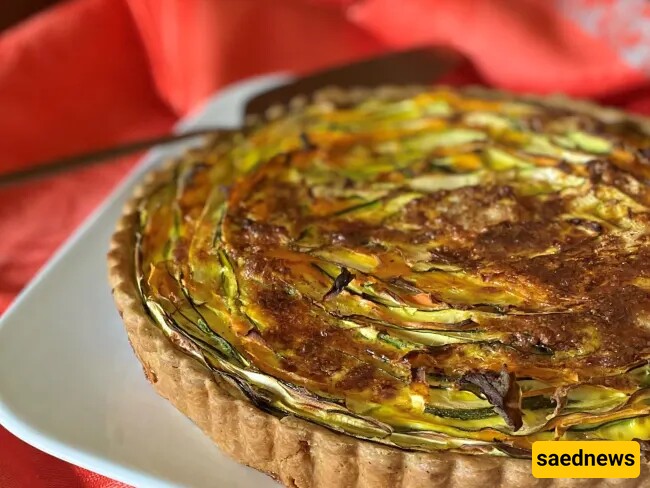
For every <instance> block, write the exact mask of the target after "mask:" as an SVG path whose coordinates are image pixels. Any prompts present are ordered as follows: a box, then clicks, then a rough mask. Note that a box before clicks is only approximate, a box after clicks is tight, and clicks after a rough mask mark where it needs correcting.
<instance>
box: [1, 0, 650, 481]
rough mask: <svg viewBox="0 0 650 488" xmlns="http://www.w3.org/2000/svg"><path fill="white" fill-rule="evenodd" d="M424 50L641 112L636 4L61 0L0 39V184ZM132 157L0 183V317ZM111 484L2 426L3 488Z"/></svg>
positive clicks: (649, 71)
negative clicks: (328, 74)
mask: <svg viewBox="0 0 650 488" xmlns="http://www.w3.org/2000/svg"><path fill="white" fill-rule="evenodd" d="M430 43H435V44H441V45H448V46H451V47H453V48H455V49H457V50H458V51H460V52H462V53H464V54H465V55H466V56H468V57H469V58H470V59H471V60H472V62H473V63H474V65H475V67H476V70H477V74H476V76H475V78H476V79H473V80H469V81H473V82H477V83H485V84H489V85H493V86H497V87H501V88H505V89H510V90H516V91H526V92H537V93H549V92H565V93H569V94H572V95H576V96H586V97H591V98H595V99H597V100H600V101H603V102H605V103H610V104H615V105H618V106H621V107H623V108H626V109H628V110H632V111H636V112H640V113H646V114H650V84H649V83H648V81H649V78H650V3H648V2H646V1H644V0H618V1H615V0H485V1H482V0H409V1H404V0H274V1H272V2H271V1H269V0H166V1H165V2H160V1H159V0H71V1H68V2H65V3H62V4H60V5H59V6H57V7H54V8H52V9H50V10H47V11H45V12H43V13H41V14H39V15H37V16H35V17H33V18H31V19H30V20H28V21H26V22H24V23H23V24H20V25H18V26H16V27H14V28H12V29H10V30H8V31H6V32H4V33H1V34H0V107H2V111H1V113H0V115H1V117H0V154H1V155H2V156H1V157H0V173H4V172H9V171H11V170H15V169H17V168H22V167H26V166H29V165H34V164H38V163H39V162H41V161H47V160H48V159H53V158H55V157H59V156H63V155H68V154H73V153H76V152H82V151H84V150H89V149H96V148H99V147H104V146H110V145H111V144H115V143H119V142H124V141H127V140H132V139H137V138H141V137H146V136H152V135H157V134H162V133H164V132H166V131H168V130H169V129H170V128H171V127H172V125H173V124H174V122H175V121H177V120H178V119H179V118H180V117H182V116H183V115H184V114H187V113H188V112H189V111H190V110H191V109H192V108H193V107H195V106H196V105H197V104H199V103H200V102H201V101H202V100H204V99H205V98H206V97H208V96H209V95H210V94H212V93H213V92H214V91H215V90H217V89H219V88H220V87H222V86H224V85H226V84H228V83H231V82H233V81H236V80H238V79H241V78H244V77H247V76H251V75H255V74H260V73H265V72H270V71H293V72H297V73H304V72H309V71H312V70H315V69H317V68H321V67H325V66H328V65H331V64H336V63H341V62H346V61H351V60H354V59H358V58H362V57H364V56H369V55H373V54H376V53H379V52H381V51H384V50H387V49H399V48H406V47H409V46H414V45H421V44H430ZM136 159H137V158H136V157H129V158H124V159H120V160H116V161H112V162H109V163H105V164H102V165H98V166H92V167H86V168H83V169H79V170H76V171H74V172H69V173H65V174H60V175H57V176H56V177H50V178H48V179H43V180H38V181H32V182H28V183H23V184H20V185H15V186H13V187H5V188H0V236H2V237H1V238H0V276H2V279H0V312H1V311H2V310H4V309H5V308H6V307H7V306H8V305H9V303H10V302H11V301H12V300H13V298H14V297H15V296H16V294H17V293H18V292H19V291H20V290H21V288H22V287H23V286H24V285H25V284H26V283H27V281H28V280H29V279H30V278H31V277H32V276H33V275H34V273H35V272H36V271H37V270H38V268H39V267H40V266H41V265H42V264H43V263H44V262H45V261H46V259H47V258H48V257H49V256H50V255H51V254H52V252H53V251H54V250H55V249H56V248H57V247H58V246H59V245H60V244H61V243H62V241H63V240H64V239H65V238H66V237H67V236H68V235H69V234H70V233H71V232H72V231H73V230H74V228H75V227H76V226H77V225H78V224H79V223H80V222H81V221H82V220H83V219H84V218H85V217H86V216H87V215H88V213H89V212H90V211H91V210H92V209H93V208H94V207H95V206H96V205H97V204H98V203H99V202H100V201H101V200H102V199H103V198H104V197H105V196H106V195H107V194H108V193H109V192H110V190H111V189H112V188H113V187H114V186H115V185H116V184H117V183H118V182H119V181H120V180H121V179H122V178H123V177H124V175H125V174H126V173H127V172H128V171H129V169H130V168H131V167H132V165H133V164H134V162H135V161H136ZM0 374H2V373H0ZM117 486H123V485H121V484H120V483H117V482H115V481H112V480H109V479H106V478H104V477H101V476H99V475H97V474H94V473H90V472H88V471H85V470H83V469H81V468H78V467H75V466H72V465H69V464H67V463H64V462H62V461H59V460H57V459H54V458H52V457H50V456H48V455H46V454H44V453H41V452H39V451H38V450H36V449H34V448H32V447H30V446H28V445H26V444H25V443H23V442H22V441H20V440H18V439H17V438H15V437H13V436H12V435H11V434H9V433H8V432H7V431H5V430H3V429H2V428H0V487H3V488H23V487H29V488H40V487H61V488H63V487H65V488H70V487H72V488H74V487H117Z"/></svg>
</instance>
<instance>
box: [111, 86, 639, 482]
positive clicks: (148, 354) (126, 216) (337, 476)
mask: <svg viewBox="0 0 650 488" xmlns="http://www.w3.org/2000/svg"><path fill="white" fill-rule="evenodd" d="M420 90H422V88H418V87H405V88H393V87H385V88H380V89H376V90H361V89H360V90H348V91H344V90H339V89H327V90H324V91H322V92H320V93H318V94H317V95H315V101H316V103H318V102H328V103H334V104H349V103H357V102H359V101H362V100H364V99H367V98H371V97H372V98H381V99H384V98H389V99H390V98H396V97H399V96H404V95H410V94H413V93H416V92H418V91H420ZM469 93H476V94H479V95H480V94H489V95H490V96H494V95H495V94H498V92H496V91H495V90H485V89H482V88H474V87H472V88H471V89H470V90H469ZM502 96H503V97H510V98H513V97H512V95H510V94H503V95H502ZM515 98H518V99H524V100H530V99H535V97H528V96H526V97H515ZM305 103H306V100H305V99H304V97H302V98H300V97H299V98H297V99H296V100H294V101H292V103H290V104H289V105H288V107H289V108H287V109H285V108H283V107H274V108H272V109H271V110H269V111H268V113H267V115H266V118H268V119H274V118H277V117H279V116H282V115H283V114H285V113H286V111H287V110H293V109H296V108H298V109H299V108H300V107H301V106H303V105H304V104H305ZM543 103H544V104H545V105H549V106H553V105H555V106H559V107H562V108H571V109H572V110H575V111H578V112H583V113H588V114H591V115H596V116H598V117H599V118H602V119H606V120H612V121H615V120H630V119H633V120H634V121H635V122H637V123H640V124H642V125H643V126H644V127H647V126H648V122H647V121H645V120H644V119H641V118H638V117H634V116H631V115H628V114H625V113H622V112H619V111H616V110H612V109H606V108H602V107H599V106H596V105H593V104H590V103H586V102H579V101H575V100H570V99H566V98H564V97H550V98H544V99H543ZM244 130H245V129H244ZM216 137H217V140H218V139H219V136H216ZM213 143H214V142H213ZM223 143H225V144H227V143H228V141H225V142H223ZM173 167H174V162H170V163H169V164H168V165H167V166H166V167H164V168H163V169H161V170H159V171H156V172H152V173H150V174H149V175H148V177H147V178H146V179H145V181H144V183H143V184H142V185H141V186H139V187H138V188H137V189H136V191H135V193H134V196H133V198H132V199H131V200H130V201H129V202H128V203H127V204H126V206H125V208H124V211H123V215H122V217H121V219H120V221H119V223H118V225H117V228H116V231H115V233H114V235H113V237H112V241H111V245H110V251H109V254H108V265H109V280H110V284H111V287H112V292H113V296H114V299H115V302H116V305H117V308H118V310H119V312H120V316H121V317H122V319H123V321H124V326H125V328H126V332H127V334H128V337H129V341H130V343H131V346H132V347H133V350H134V352H135V354H136V356H137V358H138V359H139V361H140V362H141V363H142V367H143V370H144V373H145V375H146V377H147V379H148V380H149V381H150V383H151V384H152V386H153V387H154V389H155V390H156V391H157V392H158V393H159V394H160V395H161V396H163V397H164V398H166V399H168V400H169V401H170V402H171V403H172V404H173V405H174V406H175V407H176V408H177V409H178V410H180V411H181V412H183V413H184V414H185V415H186V416H187V417H189V418H190V419H191V420H192V421H193V422H194V423H195V424H196V425H197V426H198V427H199V428H200V429H201V430H203V431H204V432H205V433H206V434H207V435H209V436H210V438H211V439H212V440H213V441H214V442H215V443H216V444H217V445H218V446H219V447H220V448H221V450H222V451H224V452H225V453H226V454H228V455H229V456H230V457H232V458H233V459H235V460H237V461H238V462H240V463H243V464H245V465H248V466H250V467H252V468H255V469H257V470H260V471H262V472H264V473H267V474H268V475H270V476H271V477H273V478H275V479H276V480H279V481H280V482H282V483H283V484H284V485H286V486H288V487H300V488H307V487H357V488H366V487H367V488H370V487H384V486H386V487H405V488H406V487H420V486H430V487H437V486H439V487H459V488H461V487H462V488H471V487H479V486H481V487H484V486H491V487H524V486H525V487H579V486H585V487H586V486H589V487H604V486H617V487H618V486H620V487H630V488H631V487H637V486H638V487H641V486H647V485H648V484H650V468H649V467H648V464H644V465H643V466H642V468H641V475H640V477H639V478H637V479H627V480H623V479H606V480H591V479H590V480H586V479H557V480H552V479H536V478H533V476H532V474H531V461H530V460H528V459H516V458H509V457H505V456H504V457H497V456H487V455H464V454H458V453H453V452H440V453H428V452H414V451H407V450H402V449H398V448H394V447H390V446H384V445H380V444H377V443H373V442H370V441H365V440H361V439H357V438H355V437H351V436H348V435H344V434H340V433H336V432H334V431H331V430H329V429H326V428H324V427H321V426H318V425H316V424H313V423H311V422H307V421H304V420H301V419H298V418H296V417H293V416H285V417H282V418H280V417H277V416H274V415H272V414H270V413H267V412H264V411H262V410H261V409H259V408H257V407H256V406H254V405H253V404H252V403H251V402H249V401H248V400H247V399H244V398H238V397H235V396H234V394H233V393H232V388H228V387H227V386H226V385H224V383H223V380H222V379H221V378H220V377H218V376H217V375H215V374H214V373H212V372H211V371H209V370H208V369H207V368H205V367H204V366H203V365H202V364H200V363H199V362H198V361H197V360H195V359H193V358H192V357H190V356H189V355H187V354H186V353H184V352H183V351H182V350H181V349H180V348H179V347H178V344H174V343H173V342H172V341H171V340H170V339H168V338H167V337H166V336H165V335H164V334H163V332H162V331H161V330H160V329H159V328H158V327H157V326H156V325H155V323H154V322H153V320H152V319H151V317H150V316H149V314H148V313H147V311H146V310H145V309H144V306H143V302H142V300H141V297H140V294H139V291H138V289H137V285H136V277H135V263H134V248H135V245H136V242H135V239H136V231H137V228H138V213H137V208H138V204H139V202H140V201H141V199H142V198H144V197H145V196H146V195H148V194H149V193H150V191H151V190H152V189H153V188H155V187H157V186H159V185H160V184H161V183H164V182H165V181H168V180H169V178H171V176H172V172H173Z"/></svg>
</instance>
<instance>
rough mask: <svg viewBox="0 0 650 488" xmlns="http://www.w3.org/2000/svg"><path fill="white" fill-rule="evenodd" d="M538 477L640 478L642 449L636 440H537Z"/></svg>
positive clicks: (535, 467)
mask: <svg viewBox="0 0 650 488" xmlns="http://www.w3.org/2000/svg"><path fill="white" fill-rule="evenodd" d="M532 463H533V476H534V477H535V478H638V477H639V474H640V473H641V446H640V445H639V443H638V442H635V441H538V442H534V443H533V459H532Z"/></svg>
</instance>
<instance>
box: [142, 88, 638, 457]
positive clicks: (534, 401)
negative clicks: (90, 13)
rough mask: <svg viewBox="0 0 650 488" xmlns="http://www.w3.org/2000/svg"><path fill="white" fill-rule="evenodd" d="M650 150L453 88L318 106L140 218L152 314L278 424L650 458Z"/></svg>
mask: <svg viewBox="0 0 650 488" xmlns="http://www.w3.org/2000/svg"><path fill="white" fill-rule="evenodd" d="M646 147H650V141H649V140H648V137H647V135H646V134H645V133H644V132H643V130H642V129H641V128H640V127H638V126H637V125H636V124H635V123H632V122H629V121H623V122H621V121H617V122H611V123H606V122H604V121H603V120H600V119H598V118H596V117H594V116H589V115H586V114H583V113H576V112H572V111H571V110H568V109H562V108H557V107H550V106H545V105H544V104H543V103H537V102H525V101H516V100H505V99H501V98H499V97H498V96H495V95H487V96H477V95H471V94H465V93H462V92H455V91H451V90H447V89H442V88H441V89H437V90H435V91H432V92H428V93H422V94H419V95H416V96H414V97H413V98H407V99H404V100H398V101H381V100H371V101H368V102H365V103H363V104H361V105H359V106H353V107H347V108H336V107H335V106H333V105H327V104H321V105H315V106H312V107H309V108H307V109H305V110H304V111H303V112H301V113H298V114H293V115H290V116H287V117H284V118H282V119H280V120H278V121H275V122H272V123H269V124H267V125H264V126H260V127H258V128H256V129H255V130H253V131H252V132H251V133H250V134H248V135H246V136H240V137H239V138H238V139H237V140H235V141H233V144H232V146H229V147H221V148H206V149H202V150H197V151H194V152H192V153H189V154H188V155H187V156H186V157H185V158H184V160H183V161H181V162H180V163H179V164H178V166H177V169H176V172H175V174H174V175H173V177H172V178H171V179H170V181H169V182H168V183H167V184H165V185H162V186H161V187H159V188H157V189H156V190H155V191H153V192H152V193H151V195H149V197H148V198H146V199H144V200H143V202H142V206H141V223H142V230H141V236H140V238H139V245H138V249H137V250H136V252H137V261H138V263H139V266H138V270H137V273H138V277H139V281H140V285H141V290H142V295H143V299H144V300H146V303H147V305H148V307H149V309H150V311H151V313H152V315H153V316H154V318H155V319H156V320H157V321H158V323H159V324H160V325H161V327H162V328H163V330H165V332H166V333H168V334H169V335H170V336H171V337H172V338H173V337H174V336H179V335H180V336H182V337H184V338H186V339H190V341H191V342H192V343H193V344H194V346H193V347H192V348H191V350H188V352H190V353H192V354H194V355H195V356H196V357H197V358H199V359H200V360H201V361H203V362H204V363H205V364H206V365H208V366H209V367H211V368H213V369H214V370H215V371H217V372H219V373H220V374H223V375H224V377H226V378H227V379H229V381H230V382H231V383H232V384H233V387H235V388H237V389H239V390H240V391H242V392H243V393H244V394H245V395H247V396H248V397H249V398H250V399H251V400H252V401H253V402H255V403H256V404H258V405H259V406H261V407H262V408H266V409H269V410H270V411H272V412H275V413H277V414H294V415H298V416H302V417H304V418H307V419H310V420H312V421H315V422H318V423H321V424H324V425H327V426H329V427H331V428H334V429H338V430H342V431H344V432H347V433H350V434H353V435H357V436H360V437H365V438H369V439H373V440H377V441H380V442H385V443H390V444H395V445H398V446H401V447H407V448H416V449H457V450H468V451H470V452H486V453H491V454H503V453H508V454H511V455H512V453H513V450H512V449H509V448H513V447H514V448H517V449H522V450H523V451H521V452H526V450H527V449H529V448H530V443H531V442H532V441H534V440H536V439H553V438H557V439H574V438H580V439H582V438H587V439H588V438H616V439H632V438H641V439H648V438H650V427H649V426H648V425H646V424H647V423H648V421H647V420H646V419H647V417H646V416H647V415H648V413H650V403H649V401H648V400H647V399H646V397H647V396H648V395H647V391H646V386H647V382H648V380H647V368H646V364H647V360H648V357H649V356H650V354H649V353H650V328H649V327H650V315H649V312H650V300H649V298H650V260H649V259H648V257H650V238H649V236H648V229H650V227H649V224H650V221H649V214H648V204H649V203H650V192H649V190H648V185H647V181H648V177H649V176H650V162H649V161H648V158H647V155H646V154H647V152H646V151H645V149H646ZM186 349H187V348H186ZM517 452H519V451H517Z"/></svg>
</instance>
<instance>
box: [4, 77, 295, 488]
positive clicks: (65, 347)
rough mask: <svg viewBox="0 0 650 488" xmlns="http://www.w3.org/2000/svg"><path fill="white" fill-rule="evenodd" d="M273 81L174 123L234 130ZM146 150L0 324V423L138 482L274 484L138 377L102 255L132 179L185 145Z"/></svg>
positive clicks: (240, 87)
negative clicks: (235, 457) (245, 105)
mask: <svg viewBox="0 0 650 488" xmlns="http://www.w3.org/2000/svg"><path fill="white" fill-rule="evenodd" d="M287 80H288V77H287V76H283V75H272V76H264V77H259V78H255V79H251V80H248V81H246V82H243V83H239V84H237V85H234V86H233V87H231V88H229V89H227V90H224V91H223V92H221V93H220V94H218V95H217V96H215V97H214V98H213V99H211V100H210V101H209V102H208V103H207V104H206V106H205V107H203V108H202V109H201V110H200V111H199V112H198V113H197V114H196V115H194V116H191V117H189V118H188V119H187V120H186V121H184V122H183V123H181V124H180V125H179V127H178V130H179V131H183V130H188V129H192V128H196V127H206V126H222V127H235V126H238V125H239V124H240V123H241V120H242V116H241V113H242V108H243V103H244V102H245V100H246V99H248V98H249V97H250V96H252V95H254V94H256V93H258V92H260V91H263V90H265V89H268V88H270V87H273V86H276V85H278V84H281V83H283V82H286V81H287ZM196 142H197V141H196V140H195V141H193V142H186V143H183V144H176V145H167V146H165V147H160V148H157V149H155V150H153V151H151V152H150V153H149V154H148V155H147V156H146V157H145V158H144V159H143V160H142V161H141V163H140V164H139V165H138V166H137V167H136V169H135V170H134V171H133V173H132V174H131V175H130V176H129V177H128V178H127V179H126V181H125V182H124V183H123V184H122V185H120V187H119V188H118V189H117V190H116V191H115V192H114V193H113V194H112V195H111V196H110V197H109V198H108V200H107V201H106V202H105V203H104V204H103V205H102V206H101V207H100V208H99V209H98V210H97V211H96V212H95V213H94V215H92V216H91V217H90V218H89V219H88V221H87V222H86V223H85V224H84V225H83V226H82V227H81V228H80V229H79V230H78V231H77V232H76V233H75V234H74V235H73V236H72V237H71V238H70V239H69V241H68V242H67V243H66V244H65V245H64V246H63V247H62V248H61V249H60V250H59V251H58V252H57V253H56V255H55V256H54V258H53V259H52V260H51V261H50V262H49V263H48V264H47V265H46V266H45V267H44V269H43V270H42V271H41V272H40V273H39V274H38V276H37V277H36V278H35V279H34V280H33V281H32V282H31V284H30V285H29V286H28V287H27V288H26V289H25V290H24V291H23V293H22V294H21V295H20V297H19V298H18V299H17V300H16V302H15V303H14V305H13V306H12V307H10V309H9V310H8V311H7V313H6V314H5V315H4V317H3V318H2V320H0V424H2V425H3V426H4V427H5V428H6V429H8V430H9V431H11V432H12V433H14V434H15V435H17V436H18V437H20V438H21V439H23V440H24V441H26V442H28V443H29V444H32V445H33V446H35V447H37V448H39V449H41V450H43V451H45V452H47V453H50V454H52V455H54V456H57V457H59V458H61V459H64V460H66V461H69V462H71V463H74V464H77V465H79V466H82V467H84V468H87V469H90V470H92V471H95V472H98V473H100V474H103V475H105V476H108V477H111V478H114V479H117V480H119V481H123V482H125V483H129V484H132V485H135V486H146V487H168V486H187V487H207V486H212V487H214V486H222V487H255V488H266V487H275V486H277V484H276V483H275V482H274V481H272V480H271V479H270V478H268V477H267V476H265V475H263V474H261V473H258V472H257V471H254V470H252V469H250V468H246V467H244V466H241V465H239V464H237V463H235V462H234V461H232V460H230V459H229V458H227V457H226V456H225V455H223V454H222V453H221V452H220V451H219V450H218V449H217V448H216V447H215V446H214V445H213V444H212V442H211V441H210V440H209V439H208V438H207V437H206V436H204V435H203V434H202V433H201V431H199V429H198V428H197V427H195V426H194V424H192V423H191V422H190V421H189V420H188V419H187V418H185V417H184V416H183V415H182V414H181V413H180V412H178V411H177V410H176V409H174V407H172V406H171V405H170V404H169V403H168V402H167V401H165V400H163V399H162V398H160V397H159V396H158V395H157V394H156V393H154V391H153V389H152V388H151V387H150V385H149V384H148V382H147V381H146V380H145V378H144V375H143V373H142V368H141V367H140V364H139V363H138V361H137V360H136V358H135V356H134V355H133V352H132V350H131V347H130V346H129V343H128V341H127V338H126V334H125V332H124V330H123V328H122V325H121V322H120V318H119V316H118V314H117V312H116V309H115V306H114V304H113V300H112V297H111V294H110V289H109V286H108V284H107V271H106V251H107V248H108V242H109V239H110V235H111V234H112V232H113V227H114V225H115V223H116V221H117V219H118V217H119V215H120V211H121V207H122V205H123V203H124V201H125V200H126V199H127V198H128V196H129V195H130V193H131V190H132V188H133V186H134V185H135V184H136V182H137V181H139V180H140V178H141V176H142V174H143V173H144V172H145V171H146V170H147V169H148V168H151V167H152V166H154V165H156V164H158V163H160V161H161V160H164V159H166V158H168V157H169V156H171V155H173V154H177V153H178V152H179V151H181V150H182V149H183V148H184V147H187V146H188V145H189V144H192V143H194V144H196Z"/></svg>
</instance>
